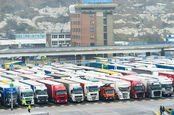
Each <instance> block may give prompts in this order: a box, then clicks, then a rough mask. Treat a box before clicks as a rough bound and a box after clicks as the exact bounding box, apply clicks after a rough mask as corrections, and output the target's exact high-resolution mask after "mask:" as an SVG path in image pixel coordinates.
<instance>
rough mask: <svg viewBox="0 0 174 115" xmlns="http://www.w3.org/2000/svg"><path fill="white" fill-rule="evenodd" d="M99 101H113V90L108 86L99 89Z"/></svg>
mask: <svg viewBox="0 0 174 115" xmlns="http://www.w3.org/2000/svg"><path fill="white" fill-rule="evenodd" d="M99 93H100V99H102V100H114V99H115V90H114V88H113V87H111V86H110V84H105V85H103V86H101V87H100V92H99Z"/></svg>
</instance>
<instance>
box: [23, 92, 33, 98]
mask: <svg viewBox="0 0 174 115" xmlns="http://www.w3.org/2000/svg"><path fill="white" fill-rule="evenodd" d="M22 95H23V96H24V97H31V96H33V92H24V93H22Z"/></svg>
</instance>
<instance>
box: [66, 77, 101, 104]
mask: <svg viewBox="0 0 174 115" xmlns="http://www.w3.org/2000/svg"><path fill="white" fill-rule="evenodd" d="M67 80H68V79H67ZM69 80H71V81H75V82H79V83H80V85H81V87H82V88H83V91H84V96H85V99H86V100H87V101H97V100H99V86H98V84H95V83H93V82H90V81H86V80H82V79H79V78H75V77H72V78H70V79H69Z"/></svg>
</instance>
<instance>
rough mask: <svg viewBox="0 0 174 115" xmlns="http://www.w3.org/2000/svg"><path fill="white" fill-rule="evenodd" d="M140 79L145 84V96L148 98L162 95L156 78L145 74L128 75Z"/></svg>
mask: <svg viewBox="0 0 174 115" xmlns="http://www.w3.org/2000/svg"><path fill="white" fill-rule="evenodd" d="M129 76H130V77H135V78H137V79H139V80H141V81H142V82H143V84H144V86H145V91H146V96H147V97H150V98H158V97H162V87H161V83H160V82H159V80H158V79H153V78H150V77H146V76H145V75H144V76H143V75H141V74H138V75H129Z"/></svg>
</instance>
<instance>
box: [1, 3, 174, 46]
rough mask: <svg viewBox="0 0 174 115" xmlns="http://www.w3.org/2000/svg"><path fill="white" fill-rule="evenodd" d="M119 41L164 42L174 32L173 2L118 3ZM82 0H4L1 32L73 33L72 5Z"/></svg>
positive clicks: (117, 36)
mask: <svg viewBox="0 0 174 115" xmlns="http://www.w3.org/2000/svg"><path fill="white" fill-rule="evenodd" d="M114 2H115V4H116V9H115V12H114V33H115V39H116V40H124V41H127V40H128V41H141V42H148V43H160V42H163V40H162V39H163V38H165V37H166V35H167V34H172V33H173V32H174V7H173V5H174V2H173V0H165V1H164V0H115V1H114ZM76 3H80V0H0V33H2V32H5V33H6V32H11V31H14V32H17V33H21V32H52V31H54V32H55V31H60V30H61V29H64V30H65V31H69V29H70V23H69V12H68V7H69V5H71V4H76Z"/></svg>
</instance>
